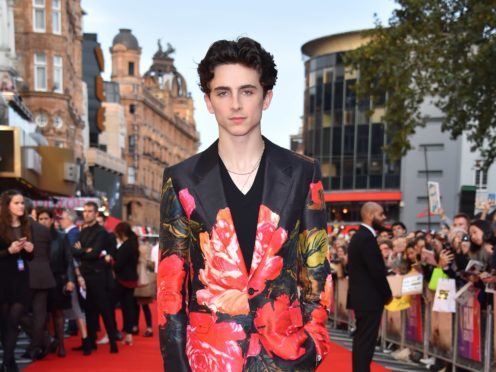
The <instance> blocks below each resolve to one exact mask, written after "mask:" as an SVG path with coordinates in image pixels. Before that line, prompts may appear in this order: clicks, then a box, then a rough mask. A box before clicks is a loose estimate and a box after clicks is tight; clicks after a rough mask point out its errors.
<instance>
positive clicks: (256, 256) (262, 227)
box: [249, 205, 288, 296]
mask: <svg viewBox="0 0 496 372" xmlns="http://www.w3.org/2000/svg"><path fill="white" fill-rule="evenodd" d="M278 224H279V215H278V214H276V213H274V212H272V211H271V210H270V209H269V208H267V207H266V206H265V205H261V206H260V212H259V215H258V225H257V236H256V240H255V250H254V252H253V260H252V265H251V273H250V280H249V287H250V288H253V289H255V293H254V294H253V295H252V296H256V295H258V294H259V293H260V292H261V291H263V290H264V288H265V285H266V281H267V280H274V279H275V278H277V277H278V276H279V274H280V273H281V270H282V266H283V259H282V257H280V256H276V254H277V253H278V252H279V250H280V249H281V247H282V246H283V244H284V242H285V241H286V239H287V237H288V233H287V232H286V230H284V229H283V228H281V227H279V228H278V227H277V225H278Z"/></svg>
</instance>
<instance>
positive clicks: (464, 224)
mask: <svg viewBox="0 0 496 372" xmlns="http://www.w3.org/2000/svg"><path fill="white" fill-rule="evenodd" d="M453 228H454V229H455V228H459V229H462V230H463V231H465V232H468V221H467V219H466V218H464V217H457V218H455V219H454V220H453Z"/></svg>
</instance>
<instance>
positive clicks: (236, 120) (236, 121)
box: [229, 116, 246, 123]
mask: <svg viewBox="0 0 496 372" xmlns="http://www.w3.org/2000/svg"><path fill="white" fill-rule="evenodd" d="M245 119H246V118H245V117H244V116H233V117H231V118H229V120H230V121H233V122H235V123H241V122H243V121H244V120H245Z"/></svg>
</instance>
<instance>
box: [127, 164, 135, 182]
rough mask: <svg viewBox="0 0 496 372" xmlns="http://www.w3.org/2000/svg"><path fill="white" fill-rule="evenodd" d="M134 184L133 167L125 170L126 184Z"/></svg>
mask: <svg viewBox="0 0 496 372" xmlns="http://www.w3.org/2000/svg"><path fill="white" fill-rule="evenodd" d="M135 183H136V169H135V168H134V167H129V168H127V184H128V185H134V184H135Z"/></svg>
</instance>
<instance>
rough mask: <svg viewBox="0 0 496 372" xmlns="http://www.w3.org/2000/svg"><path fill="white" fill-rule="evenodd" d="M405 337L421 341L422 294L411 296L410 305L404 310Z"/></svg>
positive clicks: (409, 339)
mask: <svg viewBox="0 0 496 372" xmlns="http://www.w3.org/2000/svg"><path fill="white" fill-rule="evenodd" d="M405 336H406V339H407V340H408V341H413V342H418V343H421V342H422V340H423V328H422V296H420V295H417V296H411V305H410V307H409V308H408V309H407V310H406V335H405Z"/></svg>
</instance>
